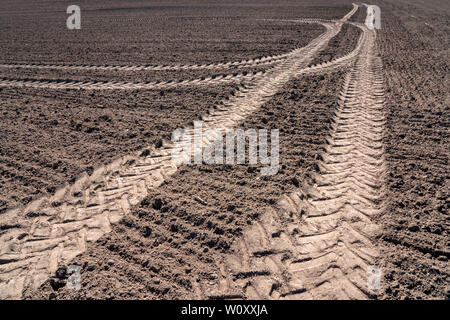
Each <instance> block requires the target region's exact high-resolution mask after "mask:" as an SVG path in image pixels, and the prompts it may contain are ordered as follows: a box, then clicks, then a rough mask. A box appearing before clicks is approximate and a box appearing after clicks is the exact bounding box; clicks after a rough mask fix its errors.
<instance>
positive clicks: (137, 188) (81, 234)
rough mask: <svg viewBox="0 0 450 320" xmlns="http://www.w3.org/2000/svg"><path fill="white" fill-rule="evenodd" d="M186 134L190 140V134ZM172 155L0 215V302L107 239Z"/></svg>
mask: <svg viewBox="0 0 450 320" xmlns="http://www.w3.org/2000/svg"><path fill="white" fill-rule="evenodd" d="M342 23H343V22H342V21H339V22H333V23H323V25H324V26H325V27H326V28H327V31H326V32H325V33H324V34H322V35H321V36H319V37H317V38H316V39H314V40H313V41H311V43H310V44H308V45H307V46H306V47H304V48H301V49H299V50H298V51H297V53H296V54H295V55H293V56H292V57H289V59H285V60H284V61H282V62H280V63H279V64H278V65H277V66H275V67H274V68H272V69H270V70H269V71H268V72H266V73H264V74H262V75H261V76H260V77H259V78H255V79H252V80H253V81H252V82H250V83H248V84H242V85H241V86H240V88H239V89H238V90H237V91H236V92H235V94H234V95H232V96H231V97H230V98H229V99H228V100H225V101H223V103H222V104H219V105H217V106H216V107H215V108H214V109H211V110H210V111H209V112H208V114H205V115H204V116H203V117H202V120H203V121H204V123H205V124H206V125H205V126H204V130H208V129H210V128H213V129H216V130H217V129H221V130H222V131H223V132H224V131H225V130H227V129H229V128H232V127H234V126H236V125H237V124H239V123H240V122H241V121H242V120H243V119H245V117H247V116H248V115H250V114H251V113H252V112H254V111H256V110H257V109H258V108H259V107H260V106H261V105H262V104H263V103H265V102H267V101H268V100H269V99H270V98H271V97H272V96H273V95H274V94H275V93H276V92H278V91H279V89H280V88H281V87H282V86H283V85H284V84H285V83H286V82H287V81H289V80H290V79H291V78H292V77H294V76H296V75H297V74H299V73H301V71H302V70H305V68H306V67H307V65H308V64H309V63H310V62H311V61H312V59H313V58H314V56H315V55H316V54H317V52H319V51H320V50H322V49H323V48H325V46H326V45H327V43H328V41H329V40H330V39H331V38H332V37H334V36H335V35H336V34H337V33H338V32H339V31H340V28H341V25H342ZM341 62H342V61H341ZM322 67H323V68H325V67H324V66H322ZM315 68H316V69H317V70H319V69H321V67H320V66H315ZM187 131H188V132H190V133H192V132H193V129H192V128H188V129H187ZM211 142H213V141H212V140H211V138H210V137H203V144H204V145H208V144H210V143H211ZM174 147H175V146H174V145H173V144H172V143H170V142H167V143H165V144H164V145H163V147H162V148H159V149H152V150H151V151H150V152H146V153H142V154H136V155H130V156H125V157H122V158H120V159H118V160H116V161H114V162H113V163H111V164H109V165H106V166H101V167H99V168H97V169H96V170H94V172H93V173H92V174H91V175H87V174H83V175H82V176H81V177H80V178H79V179H77V180H76V182H75V183H74V184H73V185H67V186H65V187H63V188H61V189H59V190H58V191H57V192H56V193H55V194H54V195H53V196H51V197H43V198H40V199H36V200H34V201H32V202H31V203H30V204H29V205H28V206H26V207H25V208H16V209H13V210H10V211H8V212H6V213H4V214H3V215H2V221H1V223H0V298H1V299H5V298H20V297H21V295H22V292H23V290H24V289H25V288H28V287H30V288H37V287H38V286H40V285H41V284H42V283H43V282H44V281H45V280H46V279H48V277H49V276H50V275H51V274H53V273H54V272H55V271H56V269H57V267H58V266H59V265H63V264H67V263H69V262H70V261H71V260H72V259H73V258H74V257H75V256H77V255H78V254H80V253H82V252H84V251H85V250H86V246H87V244H88V243H89V242H93V241H96V240H97V239H98V238H100V237H101V236H102V235H103V234H105V233H107V232H110V230H111V224H112V223H115V222H117V221H119V220H120V219H121V218H122V217H123V216H124V215H126V214H127V213H128V212H129V211H130V207H131V206H133V205H136V204H138V203H139V202H140V201H141V200H142V199H143V198H144V197H145V196H146V195H147V193H148V190H149V189H152V188H156V187H158V186H159V185H160V184H161V183H162V182H163V181H164V180H165V179H166V178H167V177H168V176H170V175H171V174H173V173H174V172H176V170H177V164H176V163H175V162H174V161H172V158H171V153H172V150H173V148H174Z"/></svg>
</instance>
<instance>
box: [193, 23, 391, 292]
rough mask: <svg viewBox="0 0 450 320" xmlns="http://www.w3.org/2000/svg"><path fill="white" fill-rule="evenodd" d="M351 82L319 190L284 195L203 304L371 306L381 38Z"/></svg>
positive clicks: (378, 192) (246, 237) (380, 176)
mask: <svg viewBox="0 0 450 320" xmlns="http://www.w3.org/2000/svg"><path fill="white" fill-rule="evenodd" d="M359 26H360V27H361V28H362V29H363V30H364V34H365V36H364V43H363V49H362V51H361V52H360V54H359V56H358V58H357V60H356V61H355V62H354V65H353V66H352V68H351V70H350V71H349V73H348V74H347V76H346V79H345V81H344V85H343V89H342V93H341V96H340V99H339V107H338V110H337V111H336V113H335V117H334V123H333V124H332V128H331V132H330V138H329V139H328V143H327V145H326V148H325V151H324V152H323V153H322V154H321V159H322V161H321V162H320V163H319V168H320V173H318V174H317V175H316V177H315V185H313V186H309V187H305V188H303V189H302V190H298V191H297V192H293V193H291V194H288V195H284V196H283V197H282V198H281V199H280V200H279V201H278V203H277V205H276V206H274V207H271V208H268V209H267V210H266V211H265V212H264V213H263V214H262V216H261V217H260V218H259V220H258V221H256V222H255V223H254V224H253V225H252V226H251V227H250V228H249V229H248V230H245V231H244V234H243V237H242V238H241V239H240V240H239V241H237V242H236V243H235V244H234V250H233V251H234V253H233V254H230V255H228V256H226V257H225V258H224V259H223V260H222V261H218V262H217V268H218V270H220V275H219V278H218V280H217V281H215V282H214V281H208V282H205V283H201V284H199V285H198V286H197V287H196V292H197V297H198V298H212V299H223V298H247V299H366V298H373V297H376V293H377V292H376V290H375V291H374V290H371V289H369V287H368V285H367V281H368V278H369V276H371V274H370V273H368V270H369V269H368V268H369V266H371V265H374V264H375V263H376V259H377V257H378V252H377V249H376V247H375V246H374V244H373V243H372V239H373V238H374V237H375V236H376V234H377V232H378V231H377V230H378V227H377V225H376V224H374V223H373V222H372V219H371V218H372V217H373V216H375V215H378V214H381V213H382V212H383V199H384V188H385V187H384V175H385V162H384V149H383V144H382V138H383V130H384V129H383V128H384V110H383V101H384V98H383V95H384V90H383V79H382V75H381V74H382V73H381V71H382V70H381V69H382V65H381V59H380V58H379V57H378V56H377V55H376V52H375V50H374V49H375V37H376V34H375V31H373V30H372V31H370V30H368V29H367V28H365V27H364V26H363V25H359Z"/></svg>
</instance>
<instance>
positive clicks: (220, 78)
mask: <svg viewBox="0 0 450 320" xmlns="http://www.w3.org/2000/svg"><path fill="white" fill-rule="evenodd" d="M263 73H264V72H263V71H260V72H256V73H246V72H245V73H238V74H228V75H226V74H223V75H217V76H216V75H214V76H210V77H205V78H200V79H194V80H179V81H163V82H159V81H157V82H123V81H76V80H50V79H38V80H32V79H30V80H18V79H7V78H0V87H26V88H49V89H86V90H138V89H152V90H153V89H170V88H175V87H182V86H194V85H195V86H207V85H215V84H225V83H233V82H241V81H246V80H248V81H251V80H255V79H257V78H259V77H261V75H262V74H263Z"/></svg>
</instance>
